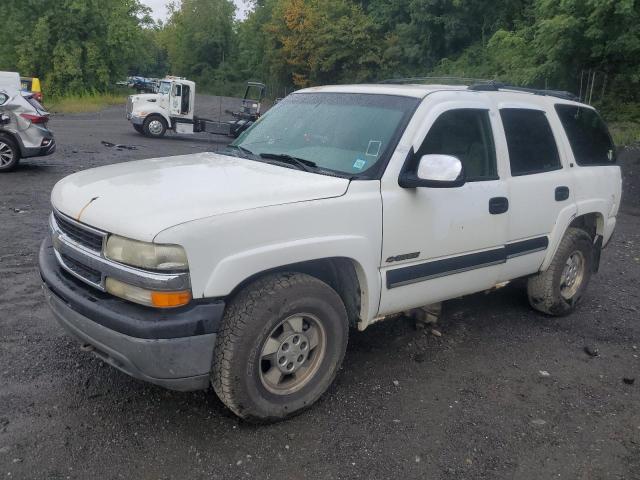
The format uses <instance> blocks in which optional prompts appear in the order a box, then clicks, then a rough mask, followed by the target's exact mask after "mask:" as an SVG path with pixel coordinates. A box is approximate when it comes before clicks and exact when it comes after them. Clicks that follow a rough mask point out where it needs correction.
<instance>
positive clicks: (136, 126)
mask: <svg viewBox="0 0 640 480" xmlns="http://www.w3.org/2000/svg"><path fill="white" fill-rule="evenodd" d="M133 128H134V130H135V131H136V132H138V133H140V134H141V135H144V129H143V128H142V125H138V124H135V123H134V124H133Z"/></svg>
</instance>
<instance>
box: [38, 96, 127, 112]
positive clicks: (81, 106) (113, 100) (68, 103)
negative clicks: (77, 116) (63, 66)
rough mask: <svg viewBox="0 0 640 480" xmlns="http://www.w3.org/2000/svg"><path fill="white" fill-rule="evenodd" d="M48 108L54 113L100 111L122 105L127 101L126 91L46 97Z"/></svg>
mask: <svg viewBox="0 0 640 480" xmlns="http://www.w3.org/2000/svg"><path fill="white" fill-rule="evenodd" d="M45 101H46V105H45V106H46V107H47V110H49V111H50V112H52V113H88V112H98V111H100V110H102V109H104V108H106V107H110V106H112V105H122V104H124V103H125V102H126V101H127V95H126V94H125V93H118V92H88V93H81V94H75V95H65V96H64V97H51V98H50V99H45Z"/></svg>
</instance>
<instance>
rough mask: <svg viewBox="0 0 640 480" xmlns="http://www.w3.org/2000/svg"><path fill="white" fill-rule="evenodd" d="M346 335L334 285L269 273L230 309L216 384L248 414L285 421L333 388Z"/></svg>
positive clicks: (217, 351)
mask: <svg viewBox="0 0 640 480" xmlns="http://www.w3.org/2000/svg"><path fill="white" fill-rule="evenodd" d="M347 337H348V321H347V313H346V310H345V307H344V304H343V303H342V300H341V299H340V296H339V295H338V294H337V293H336V292H335V290H333V289H332V288H331V287H330V286H329V285H327V284H326V283H324V282H322V281H320V280H318V279H317V278H315V277H312V276H309V275H305V274H301V273H283V274H273V275H267V276H265V277H263V278H261V279H259V280H257V281H255V282H254V283H252V284H250V285H249V286H247V287H246V288H245V289H244V290H242V291H241V292H240V293H239V294H238V295H237V296H236V298H235V299H233V301H232V302H231V303H230V304H229V305H228V307H227V311H226V313H225V318H224V322H223V326H222V328H221V330H220V332H219V333H218V337H217V340H216V347H215V354H214V361H213V367H212V384H213V388H214V390H215V392H216V393H217V395H218V397H220V399H221V400H222V401H223V402H224V403H225V405H227V407H229V409H231V410H232V411H233V412H234V413H235V414H236V415H238V416H239V417H241V418H244V419H246V420H250V421H255V422H268V421H277V420H282V419H284V418H286V417H289V416H291V415H294V414H296V413H299V412H301V411H303V410H304V409H305V408H307V407H309V406H311V405H312V404H313V403H314V402H315V401H316V400H318V399H319V398H320V396H321V395H322V394H323V393H324V392H325V391H326V389H327V388H328V387H329V385H331V383H332V382H333V379H334V378H335V376H336V374H337V372H338V369H339V367H340V365H341V363H342V359H343V358H344V354H345V351H346V348H347Z"/></svg>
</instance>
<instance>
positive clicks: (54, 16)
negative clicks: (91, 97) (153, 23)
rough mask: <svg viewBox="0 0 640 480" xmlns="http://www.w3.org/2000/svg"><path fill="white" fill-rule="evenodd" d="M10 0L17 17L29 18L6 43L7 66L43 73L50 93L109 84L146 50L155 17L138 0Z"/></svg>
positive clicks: (20, 19)
mask: <svg viewBox="0 0 640 480" xmlns="http://www.w3.org/2000/svg"><path fill="white" fill-rule="evenodd" d="M9 2H10V3H9V6H10V7H9V10H10V11H11V12H12V13H11V18H12V19H13V20H12V21H13V22H26V23H23V24H22V25H21V26H20V27H19V29H18V33H17V34H16V40H17V41H15V42H7V44H5V45H4V47H3V53H2V57H0V61H1V62H2V66H3V67H4V68H14V69H18V70H20V72H22V73H23V74H26V75H37V76H41V77H44V79H45V81H46V82H47V88H48V91H49V92H50V93H53V94H60V93H64V92H67V91H76V92H77V91H79V90H83V89H86V88H95V89H105V88H108V87H109V86H110V85H112V84H113V83H114V82H115V81H116V80H119V79H121V78H122V77H123V76H125V75H126V74H127V71H128V68H129V66H130V65H132V64H133V63H135V62H136V61H137V60H139V58H140V57H141V56H143V55H144V53H143V51H144V47H143V45H144V44H143V41H142V39H143V34H142V27H143V25H144V24H145V22H149V21H150V19H149V17H148V16H147V15H146V14H147V13H148V10H147V9H146V8H145V7H143V6H142V5H141V4H140V3H139V0H58V1H56V2H48V1H44V0H9ZM20 29H22V30H20ZM25 29H27V30H28V34H26V33H27V32H26V30H25ZM20 32H21V33H20ZM3 43H4V42H3Z"/></svg>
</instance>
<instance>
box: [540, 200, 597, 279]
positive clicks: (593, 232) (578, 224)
mask: <svg viewBox="0 0 640 480" xmlns="http://www.w3.org/2000/svg"><path fill="white" fill-rule="evenodd" d="M559 226H560V224H556V228H555V230H554V232H552V234H551V236H550V239H549V247H550V248H549V250H548V252H547V255H546V257H545V259H544V262H543V263H542V266H541V268H540V270H541V271H544V270H546V269H547V268H549V265H551V262H552V261H553V257H554V256H555V255H556V252H557V251H558V248H559V246H560V242H561V241H562V238H563V237H564V236H565V234H566V232H567V230H568V229H569V228H579V229H581V230H583V231H585V232H586V233H587V234H588V235H589V236H590V237H591V239H592V240H593V241H595V240H596V237H597V236H602V237H604V234H605V221H604V215H603V213H602V212H600V211H597V210H594V211H589V212H580V214H579V215H576V214H574V215H573V216H571V218H569V219H566V221H565V222H562V225H561V228H558V227H559Z"/></svg>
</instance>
